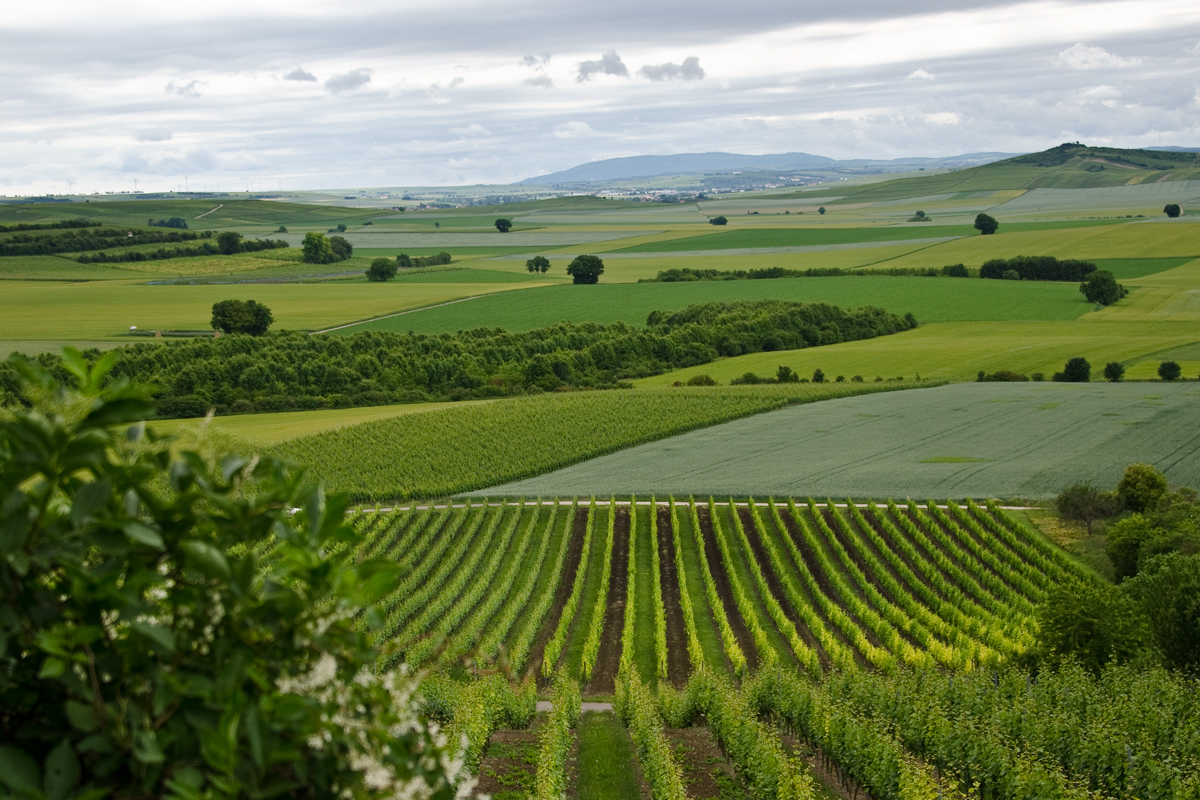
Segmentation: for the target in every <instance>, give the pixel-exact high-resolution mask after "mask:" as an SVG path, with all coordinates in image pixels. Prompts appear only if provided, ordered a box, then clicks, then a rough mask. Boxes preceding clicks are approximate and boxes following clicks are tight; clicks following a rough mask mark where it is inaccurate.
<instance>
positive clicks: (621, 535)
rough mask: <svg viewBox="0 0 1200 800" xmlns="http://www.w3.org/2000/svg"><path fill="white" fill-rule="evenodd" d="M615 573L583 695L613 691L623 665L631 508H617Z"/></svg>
mask: <svg viewBox="0 0 1200 800" xmlns="http://www.w3.org/2000/svg"><path fill="white" fill-rule="evenodd" d="M612 559H613V561H612V573H611V575H610V576H609V579H608V597H607V598H605V608H604V632H603V633H602V634H601V637H600V652H599V653H597V654H596V668H595V669H594V670H592V680H591V682H590V683H589V684H588V686H587V691H585V692H584V694H612V693H613V690H614V689H615V688H616V678H617V668H618V667H620V666H621V633H622V631H623V630H624V628H625V594H626V589H627V588H628V585H629V509H627V508H619V509H617V519H616V524H615V525H614V527H613V552H612Z"/></svg>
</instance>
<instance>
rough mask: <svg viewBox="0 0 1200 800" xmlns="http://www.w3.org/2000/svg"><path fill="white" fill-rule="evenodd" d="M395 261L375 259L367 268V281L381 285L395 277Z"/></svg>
mask: <svg viewBox="0 0 1200 800" xmlns="http://www.w3.org/2000/svg"><path fill="white" fill-rule="evenodd" d="M396 267H397V264H396V261H395V260H393V259H390V258H377V259H375V260H374V261H372V262H371V266H369V267H367V280H369V281H371V282H373V283H382V282H383V281H388V280H391V279H392V278H394V277H396Z"/></svg>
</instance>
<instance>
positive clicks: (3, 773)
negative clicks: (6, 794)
mask: <svg viewBox="0 0 1200 800" xmlns="http://www.w3.org/2000/svg"><path fill="white" fill-rule="evenodd" d="M0 783H3V784H4V785H5V786H7V787H8V788H9V789H12V790H13V791H14V792H40V791H41V790H42V776H41V773H40V772H38V766H37V762H36V761H34V760H33V759H32V758H30V757H29V754H28V753H26V752H25V751H24V750H20V749H18V748H16V747H13V746H12V745H7V744H0Z"/></svg>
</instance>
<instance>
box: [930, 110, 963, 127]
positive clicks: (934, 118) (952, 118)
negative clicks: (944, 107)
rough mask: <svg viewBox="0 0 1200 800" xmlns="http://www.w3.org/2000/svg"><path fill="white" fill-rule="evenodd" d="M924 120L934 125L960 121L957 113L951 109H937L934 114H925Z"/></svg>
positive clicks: (954, 123)
mask: <svg viewBox="0 0 1200 800" xmlns="http://www.w3.org/2000/svg"><path fill="white" fill-rule="evenodd" d="M925 120H926V121H927V122H932V123H933V124H934V125H957V124H959V123H960V122H961V121H962V120H961V119H960V118H959V116H958V114H956V113H954V112H953V111H938V112H937V113H934V114H926V115H925Z"/></svg>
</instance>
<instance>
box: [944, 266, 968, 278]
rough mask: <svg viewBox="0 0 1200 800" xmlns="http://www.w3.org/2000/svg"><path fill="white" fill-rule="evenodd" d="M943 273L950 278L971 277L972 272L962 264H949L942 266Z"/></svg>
mask: <svg viewBox="0 0 1200 800" xmlns="http://www.w3.org/2000/svg"><path fill="white" fill-rule="evenodd" d="M942 274H943V275H945V276H946V277H948V278H969V277H971V273H970V272H968V271H967V268H966V267H965V266H964V265H962V264H947V265H946V266H944V267H942Z"/></svg>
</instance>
